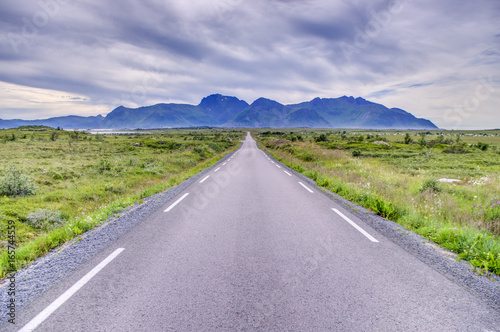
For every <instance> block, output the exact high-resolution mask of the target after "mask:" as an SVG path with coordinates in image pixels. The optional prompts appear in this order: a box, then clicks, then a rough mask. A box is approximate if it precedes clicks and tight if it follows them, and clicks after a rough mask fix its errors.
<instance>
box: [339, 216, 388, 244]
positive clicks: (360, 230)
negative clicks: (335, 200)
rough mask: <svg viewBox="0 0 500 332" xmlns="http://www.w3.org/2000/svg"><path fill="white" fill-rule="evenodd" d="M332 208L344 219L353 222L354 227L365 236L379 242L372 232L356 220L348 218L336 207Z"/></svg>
mask: <svg viewBox="0 0 500 332" xmlns="http://www.w3.org/2000/svg"><path fill="white" fill-rule="evenodd" d="M332 210H333V211H335V213H336V214H338V215H339V216H341V217H342V219H344V220H345V221H347V222H348V223H349V224H351V226H352V227H354V228H356V229H357V230H358V231H359V232H360V233H361V234H363V235H364V236H366V237H367V238H368V239H369V240H370V241H372V242H377V243H378V240H377V239H376V238H374V237H373V236H371V235H370V234H368V232H367V231H365V230H364V229H363V228H361V227H359V226H358V225H357V224H356V223H355V222H354V221H352V220H351V219H349V218H347V217H346V216H345V215H344V214H343V213H342V212H340V211H339V210H337V209H334V208H332Z"/></svg>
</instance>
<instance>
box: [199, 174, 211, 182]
mask: <svg viewBox="0 0 500 332" xmlns="http://www.w3.org/2000/svg"><path fill="white" fill-rule="evenodd" d="M209 177H210V175H207V176H205V178H204V179H203V180H201V181H200V183H203V182H205V180H206V179H208V178H209Z"/></svg>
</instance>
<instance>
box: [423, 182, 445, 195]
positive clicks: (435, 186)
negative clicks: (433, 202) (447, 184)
mask: <svg viewBox="0 0 500 332" xmlns="http://www.w3.org/2000/svg"><path fill="white" fill-rule="evenodd" d="M427 190H430V191H432V192H434V193H438V192H440V191H441V188H440V187H439V183H438V182H437V181H436V180H434V179H430V180H427V181H425V182H424V184H423V185H422V188H420V192H424V191H427Z"/></svg>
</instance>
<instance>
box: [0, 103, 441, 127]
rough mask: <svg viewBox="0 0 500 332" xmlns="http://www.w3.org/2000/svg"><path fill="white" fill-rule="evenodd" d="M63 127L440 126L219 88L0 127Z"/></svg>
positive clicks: (366, 109)
mask: <svg viewBox="0 0 500 332" xmlns="http://www.w3.org/2000/svg"><path fill="white" fill-rule="evenodd" d="M34 124H36V125H38V124H40V125H48V126H51V127H54V128H55V127H57V126H60V127H63V128H89V129H90V128H110V129H112V128H114V129H126V128H143V129H148V128H173V127H190V126H193V127H196V126H229V127H274V128H286V127H313V128H356V129H437V127H436V126H435V125H434V124H433V123H432V122H430V121H429V120H425V119H419V118H416V117H415V116H413V115H412V114H410V113H408V112H406V111H404V110H401V109H398V108H392V109H388V108H387V107H385V106H384V105H380V104H376V103H372V102H370V101H368V100H365V99H363V98H361V97H358V98H354V97H353V96H349V97H348V96H342V97H340V98H319V97H318V98H314V99H313V100H311V101H308V102H303V103H300V104H294V105H283V104H280V103H279V102H277V101H274V100H271V99H268V98H259V99H257V100H255V101H254V102H253V103H252V105H248V103H247V102H245V101H243V100H240V99H238V98H236V97H228V96H224V95H221V94H213V95H210V96H207V97H205V98H203V99H202V100H201V102H200V104H199V105H189V104H157V105H152V106H144V107H139V108H127V107H124V106H119V107H117V108H115V109H114V110H113V111H111V112H110V113H109V114H107V115H106V117H104V118H103V117H102V116H101V115H97V116H92V117H77V116H66V117H58V118H51V119H45V120H31V121H25V120H0V128H15V127H17V126H20V125H34Z"/></svg>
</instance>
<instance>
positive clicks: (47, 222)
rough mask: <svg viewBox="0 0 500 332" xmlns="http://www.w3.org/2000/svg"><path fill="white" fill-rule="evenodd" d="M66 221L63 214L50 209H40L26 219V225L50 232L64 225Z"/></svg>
mask: <svg viewBox="0 0 500 332" xmlns="http://www.w3.org/2000/svg"><path fill="white" fill-rule="evenodd" d="M64 222H65V219H64V218H63V215H62V214H61V212H58V211H51V210H48V209H39V210H36V211H35V212H32V213H30V214H29V215H28V216H27V217H26V223H27V224H28V225H30V226H32V227H34V228H37V229H43V230H50V229H52V228H54V227H57V226H60V225H62V224H64Z"/></svg>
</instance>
